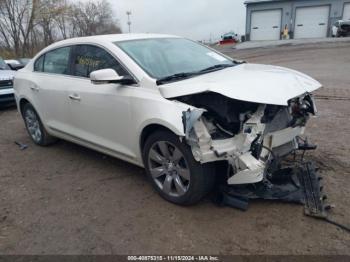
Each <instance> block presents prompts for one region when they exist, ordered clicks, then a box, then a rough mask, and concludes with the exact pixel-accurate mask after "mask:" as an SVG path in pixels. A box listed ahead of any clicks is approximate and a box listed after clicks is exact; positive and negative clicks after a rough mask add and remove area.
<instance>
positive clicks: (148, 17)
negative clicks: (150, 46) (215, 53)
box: [110, 0, 245, 40]
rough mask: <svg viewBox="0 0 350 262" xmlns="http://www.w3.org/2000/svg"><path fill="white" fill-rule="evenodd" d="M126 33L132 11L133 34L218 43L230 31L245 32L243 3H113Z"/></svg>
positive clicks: (198, 0)
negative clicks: (174, 36) (173, 36)
mask: <svg viewBox="0 0 350 262" xmlns="http://www.w3.org/2000/svg"><path fill="white" fill-rule="evenodd" d="M110 2H111V4H112V5H113V9H114V12H115V13H116V14H117V18H118V19H119V23H120V26H121V27H122V29H123V32H127V31H128V26H127V16H126V11H127V10H131V12H132V15H131V22H132V25H131V31H132V32H134V33H168V34H175V35H180V36H184V37H188V38H191V39H194V40H209V38H210V34H211V35H212V39H213V40H216V39H218V38H220V36H221V35H222V34H224V33H227V32H229V31H231V30H233V31H235V32H237V33H238V34H244V32H245V5H244V4H243V3H244V0H110Z"/></svg>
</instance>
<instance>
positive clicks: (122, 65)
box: [14, 34, 321, 205]
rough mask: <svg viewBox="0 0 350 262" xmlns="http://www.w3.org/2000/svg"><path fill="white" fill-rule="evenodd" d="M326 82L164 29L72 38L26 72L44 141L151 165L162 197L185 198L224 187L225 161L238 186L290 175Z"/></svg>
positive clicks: (26, 95) (24, 90)
mask: <svg viewBox="0 0 350 262" xmlns="http://www.w3.org/2000/svg"><path fill="white" fill-rule="evenodd" d="M320 86H321V85H320V83H318V82H317V81H316V80H314V79H312V78H310V77H308V76H306V75H304V74H302V73H300V72H296V71H294V70H290V69H286V68H281V67H275V66H268V65H257V64H249V63H244V62H241V61H235V60H233V59H231V58H229V57H227V56H225V55H223V54H220V53H218V52H217V51H215V50H212V49H210V48H208V47H206V46H203V45H201V44H198V43H196V42H193V41H191V40H187V39H184V38H180V37H176V36H168V35H153V34H119V35H105V36H92V37H84V38H74V39H68V40H64V41H61V42H58V43H55V44H52V45H50V46H49V47H47V48H45V49H44V50H42V51H41V52H40V53H39V54H37V55H36V56H35V58H33V59H32V60H31V62H30V63H29V64H28V65H27V66H26V67H25V68H24V69H22V70H20V71H18V73H17V74H16V77H15V80H14V88H15V97H16V101H17V105H18V109H19V111H20V113H21V115H22V116H23V119H24V122H25V125H26V128H27V130H28V133H29V135H30V137H31V138H32V140H33V141H34V143H35V144H37V145H40V146H47V145H49V144H52V143H53V142H54V141H55V140H56V139H57V138H60V139H64V140H68V141H71V142H74V143H77V144H80V145H83V146H86V147H89V148H92V149H95V150H97V151H100V152H103V153H105V154H108V155H111V156H114V157H117V158H120V159H123V160H125V161H128V162H131V163H134V164H136V165H139V166H142V167H145V169H146V172H147V175H148V176H149V178H150V181H151V183H152V184H153V186H154V187H155V189H156V190H157V191H158V192H159V193H160V195H161V196H162V197H163V198H165V199H167V200H169V201H171V202H173V203H177V204H182V205H189V204H194V203H196V202H198V201H199V200H200V199H201V198H202V197H203V196H205V195H206V194H207V193H208V192H209V191H210V190H211V189H212V187H213V185H214V181H215V177H217V176H218V171H217V170H218V169H217V166H218V165H219V164H220V166H221V168H220V170H221V173H224V180H225V183H226V184H227V185H230V186H234V185H247V184H258V183H263V182H266V180H267V179H269V178H270V177H271V176H270V175H271V174H275V173H276V172H277V173H278V169H279V168H281V165H280V164H279V163H277V164H276V162H277V161H278V159H281V158H282V157H284V156H286V155H289V154H290V153H292V152H294V151H295V150H296V149H297V148H298V137H299V136H300V135H302V133H303V131H304V127H305V124H306V122H307V120H308V118H309V116H310V115H313V114H315V112H316V108H315V105H314V100H313V97H312V95H311V94H310V92H312V91H314V90H316V89H318V88H319V87H320ZM222 166H224V168H225V170H224V172H222Z"/></svg>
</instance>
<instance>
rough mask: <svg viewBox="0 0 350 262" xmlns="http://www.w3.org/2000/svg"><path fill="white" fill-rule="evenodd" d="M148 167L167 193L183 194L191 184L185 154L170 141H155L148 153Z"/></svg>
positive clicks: (171, 194) (160, 186)
mask: <svg viewBox="0 0 350 262" xmlns="http://www.w3.org/2000/svg"><path fill="white" fill-rule="evenodd" d="M148 168H149V171H150V173H151V176H152V178H153V180H154V181H155V183H156V185H157V186H158V187H159V188H160V189H161V190H162V191H163V192H164V193H165V194H167V195H169V196H173V197H180V196H183V195H184V194H185V193H186V192H187V191H188V189H189V186H190V170H189V168H188V165H187V162H186V159H185V158H184V155H183V154H182V152H181V151H180V149H179V148H177V147H176V146H175V145H174V144H172V143H170V142H168V141H158V142H155V143H154V144H153V145H152V147H151V148H150V151H149V154H148Z"/></svg>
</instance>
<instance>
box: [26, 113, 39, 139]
mask: <svg viewBox="0 0 350 262" xmlns="http://www.w3.org/2000/svg"><path fill="white" fill-rule="evenodd" d="M24 119H25V121H26V125H27V128H28V132H29V134H30V136H31V137H32V138H33V140H34V141H35V142H36V143H39V142H40V140H41V137H42V133H41V129H40V123H39V119H38V117H37V115H36V113H35V112H34V111H33V110H31V109H27V110H26V111H25V113H24Z"/></svg>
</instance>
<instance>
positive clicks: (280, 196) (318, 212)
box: [216, 162, 327, 217]
mask: <svg viewBox="0 0 350 262" xmlns="http://www.w3.org/2000/svg"><path fill="white" fill-rule="evenodd" d="M320 182H321V177H320V176H319V175H318V174H317V172H316V168H315V167H314V164H313V163H311V162H301V163H299V164H295V165H294V167H287V168H284V169H279V170H278V171H276V172H275V173H274V174H272V176H271V178H269V179H266V180H264V181H262V182H260V183H256V184H249V185H234V186H229V185H222V186H221V188H220V193H219V195H218V196H217V199H216V201H217V202H218V203H219V204H221V205H227V206H231V207H235V208H238V209H241V210H247V209H248V203H249V200H251V199H267V200H279V201H283V202H292V203H297V204H303V205H304V208H305V209H304V211H305V214H306V215H308V216H315V217H326V212H325V211H326V208H327V206H326V205H325V203H324V201H325V199H326V196H325V195H323V193H322V189H323V188H322V186H321V184H320Z"/></svg>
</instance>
